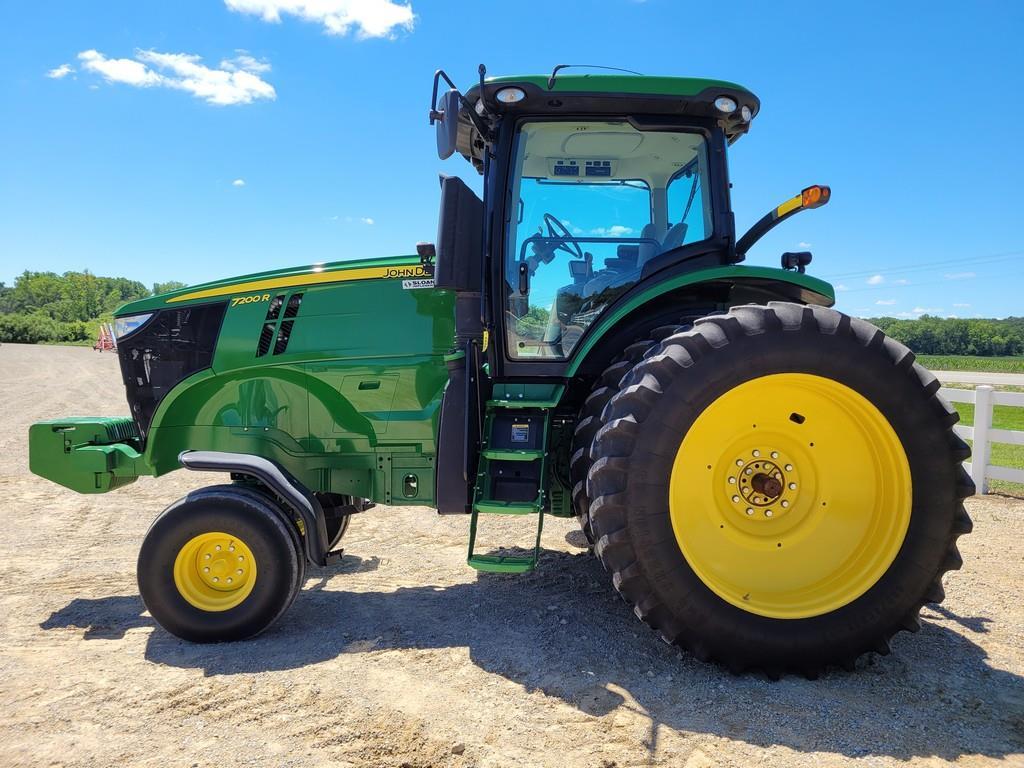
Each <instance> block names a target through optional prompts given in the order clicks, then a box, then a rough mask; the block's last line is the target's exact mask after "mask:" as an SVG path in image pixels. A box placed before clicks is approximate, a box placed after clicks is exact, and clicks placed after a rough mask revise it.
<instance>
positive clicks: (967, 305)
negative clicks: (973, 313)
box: [953, 302, 971, 309]
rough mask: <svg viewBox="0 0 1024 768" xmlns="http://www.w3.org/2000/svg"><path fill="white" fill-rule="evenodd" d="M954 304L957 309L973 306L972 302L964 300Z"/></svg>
mask: <svg viewBox="0 0 1024 768" xmlns="http://www.w3.org/2000/svg"><path fill="white" fill-rule="evenodd" d="M953 306H954V307H956V308H957V309H970V307H971V305H970V304H964V303H963V302H959V303H957V304H954V305H953Z"/></svg>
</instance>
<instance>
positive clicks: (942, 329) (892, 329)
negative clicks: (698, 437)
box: [869, 315, 1024, 357]
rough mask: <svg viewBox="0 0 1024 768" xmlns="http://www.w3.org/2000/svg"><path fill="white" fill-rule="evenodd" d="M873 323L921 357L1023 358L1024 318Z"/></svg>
mask: <svg viewBox="0 0 1024 768" xmlns="http://www.w3.org/2000/svg"><path fill="white" fill-rule="evenodd" d="M869 320H870V322H872V323H874V324H875V325H877V326H878V327H879V328H881V329H882V330H883V331H885V333H886V334H887V335H889V336H891V337H892V338H894V339H896V340H897V341H901V342H903V343H904V344H906V345H907V346H908V347H910V348H911V349H912V350H913V351H914V352H916V353H917V354H920V355H981V356H983V357H994V356H1004V355H1005V356H1012V355H1024V317H1008V318H1006V319H1004V320H986V319H981V318H971V319H961V318H955V317H932V316H931V315H922V316H921V317H919V318H917V319H915V320H901V319H898V318H895V317H874V318H870V319H869Z"/></svg>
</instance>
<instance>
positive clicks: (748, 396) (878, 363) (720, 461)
mask: <svg viewBox="0 0 1024 768" xmlns="http://www.w3.org/2000/svg"><path fill="white" fill-rule="evenodd" d="M938 388H939V385H938V382H937V381H936V380H935V378H934V377H933V376H931V374H929V373H927V372H926V371H925V370H924V369H922V368H921V367H920V366H917V365H916V364H915V363H914V358H913V355H912V354H911V353H910V351H909V350H907V349H906V348H905V347H903V346H902V345H900V344H898V343H896V342H894V341H892V340H891V339H887V338H886V337H885V336H884V335H883V334H882V332H881V331H879V330H878V329H877V328H875V327H874V326H872V325H870V324H868V323H865V322H863V321H859V320H855V319H851V318H849V317H847V316H845V315H841V314H840V313H838V312H835V311H832V310H828V309H824V308H820V307H813V308H812V307H802V306H799V305H793V304H782V303H773V304H770V305H768V306H767V307H763V306H747V307H738V308H735V309H733V310H731V311H730V312H729V313H728V314H727V315H723V316H716V317H708V318H705V319H703V320H700V321H698V322H697V323H696V324H695V326H694V328H693V329H692V330H689V331H686V332H683V333H680V334H676V335H673V336H670V337H669V338H667V339H665V340H664V341H663V342H662V343H661V344H660V345H659V347H658V348H656V349H654V350H652V351H651V352H650V353H649V354H648V355H647V356H646V357H645V358H644V359H643V360H642V361H641V362H639V363H638V364H637V365H636V366H634V368H633V369H632V370H631V372H630V373H629V374H628V375H627V376H626V377H625V379H624V380H623V382H622V385H621V388H620V391H619V392H618V393H617V394H616V395H615V396H614V397H612V398H611V400H610V401H609V403H608V405H607V406H606V408H605V411H604V414H603V420H604V422H605V426H603V427H602V428H601V430H600V431H599V432H598V434H597V436H596V437H595V439H594V442H593V447H592V459H593V466H592V467H591V469H590V472H589V478H588V491H589V494H590V496H591V497H592V498H593V499H594V501H593V502H592V504H591V508H590V513H591V520H592V523H593V526H594V529H595V533H596V534H597V536H598V542H597V546H596V551H597V553H598V555H599V556H600V558H601V560H602V561H603V563H604V565H605V566H606V568H608V570H610V571H611V572H612V574H613V582H614V584H615V587H616V588H617V589H618V590H619V592H620V593H621V594H622V595H623V597H624V598H625V599H626V600H627V601H628V602H630V603H631V604H633V606H634V609H635V611H636V613H637V615H638V616H640V617H641V618H642V619H643V620H644V621H646V622H647V623H649V624H650V625H652V626H653V627H654V628H656V629H658V630H659V631H660V632H661V633H662V635H663V636H664V637H665V639H666V640H668V641H670V642H674V643H678V644H680V645H682V646H684V647H686V648H689V649H690V650H691V651H693V652H694V653H695V654H696V655H697V656H698V657H700V658H715V659H718V660H720V661H722V662H724V663H726V664H727V665H728V666H729V667H730V668H732V669H734V670H742V669H746V668H749V667H758V668H761V669H764V670H765V671H766V672H768V673H769V674H771V675H776V674H781V673H782V672H784V671H786V670H796V671H801V672H804V673H805V674H808V675H814V674H817V672H818V671H819V670H820V669H822V668H823V667H824V666H826V665H828V664H832V663H836V664H841V665H844V666H850V665H852V663H853V662H854V660H855V659H856V658H857V657H858V656H859V655H860V654H862V653H864V652H866V651H871V650H874V651H878V652H880V653H887V652H888V641H889V638H890V637H891V636H892V635H893V634H894V633H895V632H897V631H899V630H900V629H908V630H915V629H917V627H918V618H917V614H918V611H919V609H920V607H921V605H922V604H923V603H924V602H938V601H940V600H941V599H942V597H943V592H942V586H941V578H942V574H943V573H944V572H945V571H947V570H949V569H951V568H959V566H960V556H959V554H958V552H957V549H956V538H957V536H959V535H960V534H962V533H966V532H968V531H969V530H970V527H971V526H970V520H969V518H968V517H967V515H966V512H965V511H964V508H963V504H962V499H963V498H964V497H965V496H967V495H969V494H970V493H972V492H973V486H972V485H971V483H970V480H969V478H968V477H967V475H966V473H965V472H964V471H963V469H962V467H961V466H960V462H961V461H962V460H963V459H964V458H966V456H967V454H968V451H967V448H966V445H965V444H964V443H963V441H961V440H960V439H959V438H958V437H957V436H956V435H955V434H954V433H953V432H952V426H953V424H954V423H955V422H956V420H957V416H956V412H955V411H953V410H952V409H951V408H950V407H949V406H948V405H947V404H946V403H945V402H944V401H943V400H942V399H941V398H940V397H939V396H938V395H937V390H938Z"/></svg>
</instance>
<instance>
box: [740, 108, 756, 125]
mask: <svg viewBox="0 0 1024 768" xmlns="http://www.w3.org/2000/svg"><path fill="white" fill-rule="evenodd" d="M753 116H754V113H753V112H751V111H750V107H748V106H746V105H744V106H742V107H740V117H741V118H742V119H743V122H744V123H749V122H750V118H752V117H753Z"/></svg>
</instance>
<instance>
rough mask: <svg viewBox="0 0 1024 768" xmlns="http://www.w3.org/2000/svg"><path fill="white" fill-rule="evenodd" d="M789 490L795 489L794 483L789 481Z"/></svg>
mask: <svg viewBox="0 0 1024 768" xmlns="http://www.w3.org/2000/svg"><path fill="white" fill-rule="evenodd" d="M789 490H791V491H795V490H796V483H790V484H789Z"/></svg>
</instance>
